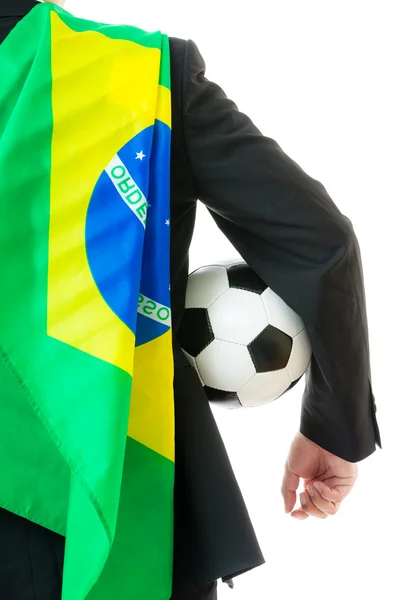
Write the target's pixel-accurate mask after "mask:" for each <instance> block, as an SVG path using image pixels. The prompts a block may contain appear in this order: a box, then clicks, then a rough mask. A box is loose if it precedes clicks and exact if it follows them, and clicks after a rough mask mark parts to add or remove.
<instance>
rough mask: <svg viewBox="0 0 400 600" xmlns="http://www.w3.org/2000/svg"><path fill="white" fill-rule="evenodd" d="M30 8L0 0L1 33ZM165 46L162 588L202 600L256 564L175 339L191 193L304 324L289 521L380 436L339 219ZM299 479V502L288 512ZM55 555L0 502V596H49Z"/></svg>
mask: <svg viewBox="0 0 400 600" xmlns="http://www.w3.org/2000/svg"><path fill="white" fill-rule="evenodd" d="M62 3H63V2H62V1H60V2H58V4H62ZM36 4H37V3H36V2H35V0H0V7H1V13H0V19H1V20H0V41H2V40H3V39H4V38H5V37H6V36H7V35H8V33H9V32H10V31H11V29H12V28H13V27H14V26H15V25H16V24H17V23H18V21H19V20H20V19H22V18H23V17H24V16H25V15H26V14H27V13H28V12H29V10H31V9H32V8H33V7H34V6H35V5H36ZM170 51H171V77H172V159H171V294H172V312H173V334H174V359H175V381H174V396H175V420H176V480H175V557H174V588H173V589H174V598H175V596H176V595H177V596H178V597H179V598H181V599H182V600H190V599H192V600H215V598H216V580H217V579H219V578H222V579H223V580H224V581H228V582H230V580H231V579H232V578H233V577H235V576H237V575H239V574H240V573H243V572H245V571H247V570H249V569H252V568H254V567H256V566H259V565H260V564H262V563H263V562H264V561H263V557H262V553H261V551H260V549H259V546H258V543H257V540H256V537H255V535H254V532H253V529H252V526H251V523H250V520H249V517H248V514H247V511H246V508H245V505H244V502H243V499H242V497H241V494H240V491H239V488H238V486H237V483H236V480H235V477H234V475H233V472H232V469H231V466H230V464H229V460H228V457H227V455H226V452H225V450H224V447H223V443H222V440H221V438H220V436H219V433H218V430H217V427H216V425H215V422H214V420H213V417H212V413H211V411H210V408H209V406H208V402H207V399H206V397H205V395H204V393H203V390H202V387H201V385H200V383H199V381H198V379H197V376H196V374H195V372H194V371H193V369H192V368H191V367H190V365H189V364H188V362H187V361H186V359H185V357H184V355H183V353H182V351H181V349H180V346H179V343H178V342H177V333H178V331H179V326H180V323H181V319H182V315H183V311H184V298H185V289H186V283H187V277H188V250H189V245H190V241H191V237H192V233H193V227H194V222H195V210H196V202H197V200H198V199H200V200H201V201H202V202H203V203H204V204H205V205H206V206H207V207H208V209H209V210H210V212H211V214H212V216H213V218H214V219H215V221H216V223H217V225H218V226H219V228H220V229H221V231H222V232H223V233H224V234H225V235H226V236H227V237H228V238H229V240H230V241H231V242H232V243H233V245H234V246H235V247H236V248H237V250H238V251H239V252H240V254H241V255H242V256H243V258H244V260H246V262H247V263H248V264H249V265H250V266H251V267H252V268H253V269H254V271H256V272H257V273H258V275H259V276H260V277H261V278H262V279H264V280H265V282H268V285H270V286H271V287H272V288H273V289H274V290H275V291H276V292H277V293H278V294H279V295H280V296H281V297H282V298H283V299H284V300H285V301H286V302H287V303H288V304H289V305H290V306H291V307H292V308H293V309H294V310H295V311H296V312H297V313H298V314H299V315H300V316H301V317H302V318H303V320H304V322H305V324H306V327H307V331H308V334H309V337H310V340H311V344H312V349H313V357H312V361H311V365H310V368H309V370H308V372H307V374H306V388H305V393H304V398H303V405H302V413H301V422H300V430H299V432H298V433H297V434H296V436H295V438H294V440H293V443H292V446H291V448H290V451H289V455H288V459H287V461H286V464H285V473H284V478H283V483H282V494H283V498H284V504H285V509H286V511H287V512H288V513H289V512H291V514H292V515H293V516H294V517H296V518H300V519H306V518H307V517H309V516H314V517H316V518H326V517H327V516H328V515H334V514H335V513H336V512H337V510H338V508H339V507H340V504H341V502H342V500H343V499H344V498H345V496H346V495H347V494H348V493H349V492H350V491H351V489H352V487H353V486H354V483H355V481H356V478H357V465H356V463H357V462H358V461H361V460H363V459H365V458H366V457H368V456H369V455H370V454H372V453H373V452H374V451H375V444H378V445H379V446H380V447H381V441H380V434H379V429H378V425H377V421H376V416H375V412H376V407H375V401H374V396H373V393H372V389H371V374H370V364H369V348H368V329H367V318H366V309H365V297H364V287H363V275H362V267H361V258H360V253H359V247H358V242H357V238H356V236H355V234H354V231H353V228H352V225H351V223H350V221H349V220H348V219H347V218H346V217H345V216H343V215H342V214H341V212H340V211H339V210H338V208H337V207H336V206H335V204H334V203H333V201H332V200H331V198H330V197H329V196H328V194H327V192H326V190H325V189H324V187H323V186H322V185H321V184H320V183H319V182H318V181H316V180H314V179H312V178H311V177H309V176H308V175H307V174H306V173H304V171H302V169H301V168H300V167H299V166H298V165H297V164H296V163H294V162H293V161H292V160H291V159H290V158H289V157H288V156H286V155H285V154H284V153H283V151H282V150H281V149H280V147H279V146H278V145H277V144H276V142H274V141H273V140H271V139H270V138H266V137H264V136H263V135H262V134H261V133H260V132H259V131H258V130H257V128H256V127H255V126H254V125H253V123H252V122H251V121H250V119H249V118H248V117H246V116H245V115H243V114H242V113H240V112H239V111H238V110H237V108H236V106H235V105H234V104H233V103H232V102H231V101H230V100H228V99H227V98H226V96H225V94H224V93H223V91H222V90H221V89H220V88H219V87H218V86H217V85H216V84H214V83H212V82H210V81H208V80H207V79H206V78H205V76H204V69H205V65H204V61H203V59H202V57H201V55H200V53H199V51H198V49H197V47H196V46H195V44H194V43H193V42H192V41H184V40H180V39H176V38H171V39H170ZM0 186H1V182H0ZM244 190H245V194H246V201H245V202H243V199H242V197H243V192H244ZM0 191H1V187H0ZM0 384H1V382H0ZM300 478H302V479H303V480H304V488H305V489H304V492H303V493H302V494H301V495H300V501H301V503H302V509H300V510H295V511H293V508H294V506H295V503H296V491H297V488H298V486H299V483H300ZM312 482H314V483H315V485H310V484H312ZM292 511H293V512H292ZM63 552H64V538H62V537H61V536H59V535H57V534H55V533H53V532H51V531H49V530H47V529H45V528H43V527H39V526H38V525H35V524H33V523H31V522H29V521H27V520H25V519H22V518H21V517H18V516H17V515H14V514H12V513H9V512H7V511H5V510H2V509H0V598H2V599H3V598H4V600H28V599H30V598H35V599H36V600H59V598H60V594H61V581H62V564H63ZM138 600H142V599H138ZM143 600H145V599H143Z"/></svg>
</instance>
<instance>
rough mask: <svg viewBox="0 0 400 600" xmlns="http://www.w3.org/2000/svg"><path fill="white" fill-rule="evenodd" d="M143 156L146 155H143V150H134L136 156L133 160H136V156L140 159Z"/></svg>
mask: <svg viewBox="0 0 400 600" xmlns="http://www.w3.org/2000/svg"><path fill="white" fill-rule="evenodd" d="M145 156H146V155H145V154H143V150H141V151H140V152H136V158H135V160H137V159H138V158H139V159H140V160H143V159H144V157H145Z"/></svg>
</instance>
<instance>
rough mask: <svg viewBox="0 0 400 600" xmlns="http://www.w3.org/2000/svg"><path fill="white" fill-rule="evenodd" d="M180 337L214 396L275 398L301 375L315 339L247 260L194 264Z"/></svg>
mask: <svg viewBox="0 0 400 600" xmlns="http://www.w3.org/2000/svg"><path fill="white" fill-rule="evenodd" d="M185 306H186V308H185V312H184V316H183V321H182V324H181V327H180V329H179V332H178V340H179V342H180V345H181V347H182V350H183V351H184V353H185V355H186V357H187V359H188V360H189V362H190V364H191V365H192V366H193V367H194V368H195V369H196V372H197V374H198V376H199V378H200V381H201V383H202V385H203V386H204V390H205V392H206V394H207V397H208V399H209V401H210V402H218V403H221V402H223V406H224V407H227V408H239V407H243V406H245V407H250V406H260V405H262V404H266V403H268V402H272V401H273V400H276V399H277V398H278V397H279V396H281V395H282V394H284V393H285V392H286V391H287V390H289V389H290V388H291V387H293V386H294V385H295V384H296V383H297V382H298V381H299V380H300V379H301V377H302V376H303V375H304V373H305V371H306V369H307V367H308V365H309V362H310V359H311V346H310V342H309V339H308V336H307V333H306V331H305V328H304V323H303V321H302V320H301V318H300V317H299V316H298V315H297V314H296V313H295V312H294V311H293V310H292V309H291V308H290V307H289V306H288V305H287V304H286V303H285V302H284V301H283V300H282V299H281V298H280V297H279V296H278V295H277V294H276V293H275V292H274V291H273V290H272V289H271V288H269V287H268V286H267V285H266V284H265V283H264V282H263V281H262V280H261V279H260V278H259V277H258V275H256V273H255V272H254V271H253V270H252V269H250V267H249V266H248V265H247V264H246V263H244V262H232V261H231V262H229V263H224V262H221V263H219V264H217V265H212V266H206V267H201V268H200V269H198V270H196V271H194V272H193V273H192V274H191V275H190V277H189V281H188V286H187V292H186V303H185Z"/></svg>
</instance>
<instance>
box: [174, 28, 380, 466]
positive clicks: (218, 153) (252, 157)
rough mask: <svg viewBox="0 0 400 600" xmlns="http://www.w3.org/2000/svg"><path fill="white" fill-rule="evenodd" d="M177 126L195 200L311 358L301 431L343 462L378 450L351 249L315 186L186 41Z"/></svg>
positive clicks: (346, 223) (358, 275)
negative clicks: (297, 319)
mask: <svg viewBox="0 0 400 600" xmlns="http://www.w3.org/2000/svg"><path fill="white" fill-rule="evenodd" d="M182 122H183V130H184V137H185V143H186V152H187V158H188V162H189V165H190V170H191V176H192V178H193V185H194V188H195V190H196V196H197V198H198V199H199V200H201V201H202V202H203V203H204V204H205V205H206V206H207V208H208V209H209V211H210V212H211V215H212V216H213V218H214V220H215V221H216V223H217V225H218V227H219V228H220V230H221V231H222V232H223V233H224V235H225V236H226V237H227V238H228V239H229V240H230V242H231V243H232V244H233V245H234V246H235V248H236V249H237V251H238V252H239V253H240V254H241V256H242V257H243V259H244V260H245V261H246V262H247V263H248V264H249V265H250V267H251V268H252V269H253V270H254V271H255V272H256V273H257V274H258V275H259V276H260V277H261V278H262V279H263V280H264V281H265V283H266V284H268V285H269V286H270V287H271V288H272V289H273V290H274V291H275V292H276V293H277V294H278V295H279V296H280V297H281V298H282V299H283V300H284V301H285V302H286V303H287V304H288V305H289V306H290V307H291V308H292V309H293V310H294V311H295V312H297V313H298V314H299V315H300V316H301V317H302V319H303V321H304V324H305V326H306V330H307V332H308V335H309V338H310V341H311V347H312V352H313V354H312V359H311V363H310V366H309V368H308V370H307V372H306V375H305V391H304V396H303V400H302V408H301V417H300V431H301V432H302V433H303V434H304V435H305V436H306V437H308V438H309V439H311V440H312V441H313V442H315V443H316V444H318V445H319V446H321V447H322V448H324V449H325V450H327V451H329V452H331V453H332V454H335V455H336V456H339V457H341V458H343V459H345V460H347V461H350V462H358V461H361V460H363V459H365V458H366V457H367V456H369V455H370V454H372V453H373V452H374V451H375V449H376V448H375V444H378V445H379V446H380V447H382V446H381V440H380V433H379V429H378V424H377V421H376V415H375V413H376V405H375V399H374V395H373V392H372V387H371V372H370V358H369V346H368V325H367V314H366V302H365V293H364V282H363V272H362V263H361V256H360V249H359V244H358V241H357V237H356V235H355V232H354V229H353V226H352V224H351V222H350V220H349V219H348V218H347V217H346V216H344V215H343V214H342V213H341V212H340V210H339V209H338V207H337V206H336V205H335V203H334V202H333V201H332V199H331V198H330V197H329V195H328V193H327V191H326V189H325V188H324V186H323V185H322V184H321V183H320V182H318V181H316V180H315V179H313V178H312V177H310V176H309V175H307V174H306V173H305V172H304V171H303V170H302V169H301V167H300V166H299V165H298V164H297V163H296V162H294V161H293V160H292V159H291V158H289V156H287V155H286V154H285V153H284V152H283V150H282V149H281V148H280V146H279V145H278V144H277V143H276V142H275V141H274V140H273V139H271V138H268V137H265V136H264V135H262V134H261V132H260V131H259V130H258V129H257V127H255V125H254V124H253V123H252V121H251V120H250V119H249V118H248V117H247V116H246V115H244V114H243V113H241V112H240V111H239V110H238V108H237V106H236V105H235V104H234V103H233V102H232V101H231V100H229V99H228V98H227V97H226V95H225V93H224V92H223V90H222V89H221V88H220V87H219V86H218V85H216V84H215V83H212V82H211V81H209V80H208V79H207V78H206V77H205V64H204V60H203V58H202V56H201V54H200V53H199V50H198V48H197V46H196V45H195V44H194V42H192V41H191V40H189V41H188V42H187V44H186V56H185V64H184V71H183V81H182Z"/></svg>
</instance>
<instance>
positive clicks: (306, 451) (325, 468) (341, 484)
mask: <svg viewBox="0 0 400 600" xmlns="http://www.w3.org/2000/svg"><path fill="white" fill-rule="evenodd" d="M357 475H358V467H357V465H356V464H355V463H351V462H348V461H347V460H344V459H343V458H339V457H338V456H335V455H334V454H331V453H330V452H328V451H327V450H324V449H323V448H321V447H320V446H317V444H314V442H312V441H311V440H309V439H308V438H306V437H305V436H304V435H303V434H302V433H300V431H299V432H297V434H296V436H295V438H294V440H293V442H292V445H291V447H290V451H289V455H288V458H287V460H286V463H285V474H284V477H283V483H282V488H281V492H282V495H283V499H284V502H285V511H286V512H287V513H290V512H291V511H292V510H293V508H294V505H295V504H296V491H297V488H298V486H299V482H300V478H302V479H303V480H304V491H303V492H302V493H301V494H300V502H301V505H302V509H298V510H295V511H293V512H292V517H295V518H296V519H307V518H308V517H309V516H312V517H317V518H319V519H326V518H327V517H328V515H334V514H336V513H337V511H338V510H339V508H340V504H341V502H342V500H343V499H344V498H345V497H346V496H347V495H348V494H349V493H350V492H351V490H352V489H353V486H354V484H355V482H356V479H357ZM309 486H311V487H310V488H309ZM310 491H311V492H312V493H311V494H310Z"/></svg>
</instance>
